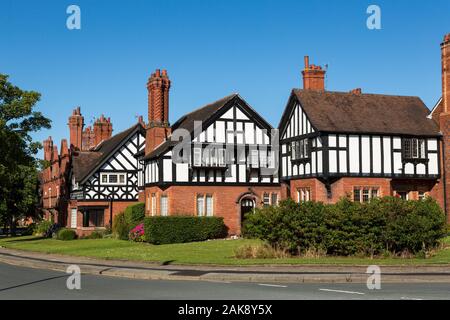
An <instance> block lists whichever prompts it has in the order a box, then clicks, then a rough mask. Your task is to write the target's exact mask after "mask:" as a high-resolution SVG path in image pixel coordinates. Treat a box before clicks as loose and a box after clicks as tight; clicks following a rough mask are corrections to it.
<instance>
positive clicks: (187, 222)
mask: <svg viewBox="0 0 450 320" xmlns="http://www.w3.org/2000/svg"><path fill="white" fill-rule="evenodd" d="M144 232H145V237H144V238H145V241H146V242H149V243H152V244H169V243H184V242H195V241H205V240H208V239H217V238H224V237H226V235H227V228H226V226H225V224H224V223H223V218H219V217H189V216H169V217H148V218H145V222H144Z"/></svg>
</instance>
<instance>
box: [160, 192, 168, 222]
mask: <svg viewBox="0 0 450 320" xmlns="http://www.w3.org/2000/svg"><path fill="white" fill-rule="evenodd" d="M159 201H160V208H159V210H160V215H161V216H162V217H167V216H168V215H169V197H168V196H167V195H162V196H161V198H160V200H159Z"/></svg>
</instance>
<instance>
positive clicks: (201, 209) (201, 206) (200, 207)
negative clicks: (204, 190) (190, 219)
mask: <svg viewBox="0 0 450 320" xmlns="http://www.w3.org/2000/svg"><path fill="white" fill-rule="evenodd" d="M196 204H197V216H198V217H204V216H205V196H204V195H202V194H198V195H197V199H196Z"/></svg>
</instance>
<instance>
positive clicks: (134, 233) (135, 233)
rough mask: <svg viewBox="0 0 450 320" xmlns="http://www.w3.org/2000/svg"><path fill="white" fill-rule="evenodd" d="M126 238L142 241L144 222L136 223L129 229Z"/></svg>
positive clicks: (143, 239) (143, 238)
mask: <svg viewBox="0 0 450 320" xmlns="http://www.w3.org/2000/svg"><path fill="white" fill-rule="evenodd" d="M128 238H129V239H130V240H133V241H136V242H144V241H145V232H144V224H143V223H141V224H138V225H137V226H136V227H134V228H133V229H131V231H130V234H129V235H128Z"/></svg>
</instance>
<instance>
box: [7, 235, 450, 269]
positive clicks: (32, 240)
mask: <svg viewBox="0 0 450 320" xmlns="http://www.w3.org/2000/svg"><path fill="white" fill-rule="evenodd" d="M444 242H445V243H446V248H444V249H443V250H440V251H439V252H437V253H436V254H435V255H434V256H433V257H431V258H428V259H419V258H414V259H400V258H385V259H364V258H353V257H352V258H345V257H325V258H288V259H236V258H234V250H235V249H236V248H237V247H239V246H241V245H244V244H256V243H258V240H243V239H241V240H213V241H206V242H197V243H185V244H171V245H160V246H155V245H150V244H145V243H135V242H131V241H121V240H115V239H96V240H88V239H86V240H74V241H60V240H54V239H41V238H36V237H32V236H28V237H17V238H3V239H2V238H0V246H3V247H5V248H11V249H19V250H30V251H39V252H45V253H57V254H66V255H73V256H85V257H95V258H103V259H121V260H138V261H152V262H159V263H164V262H165V263H170V264H223V265H251V264H254V265H256V264H353V265H371V264H377V265H393V264H398V265H411V264H449V263H450V237H448V238H446V239H445V240H444Z"/></svg>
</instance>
